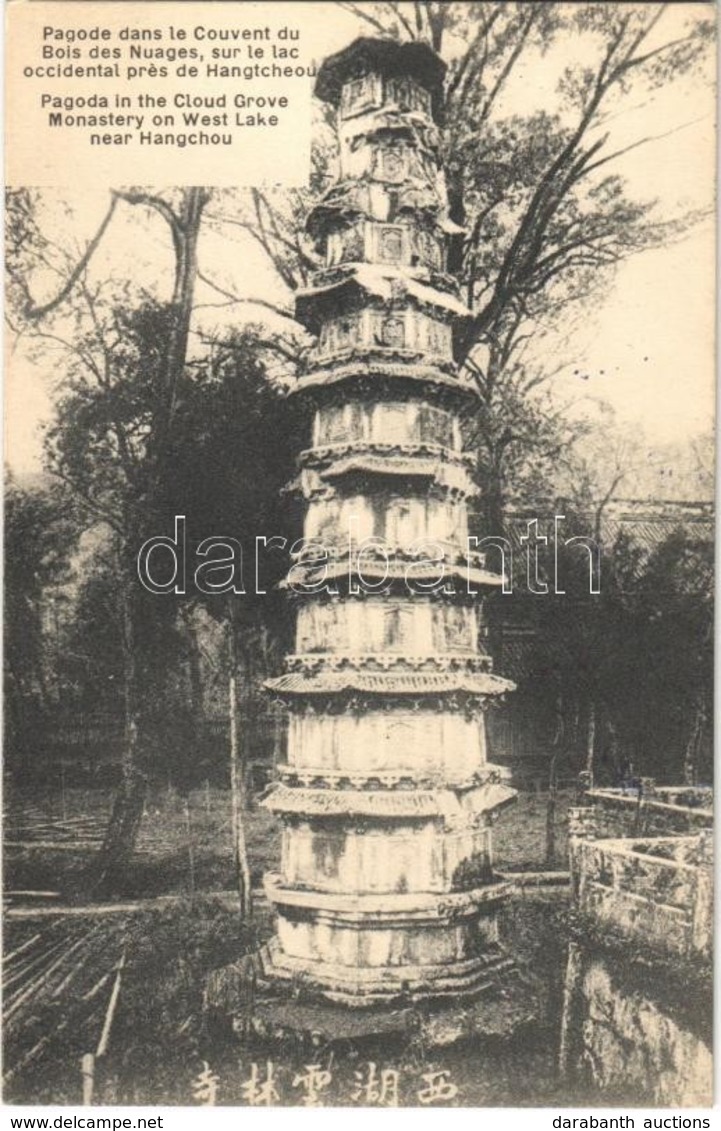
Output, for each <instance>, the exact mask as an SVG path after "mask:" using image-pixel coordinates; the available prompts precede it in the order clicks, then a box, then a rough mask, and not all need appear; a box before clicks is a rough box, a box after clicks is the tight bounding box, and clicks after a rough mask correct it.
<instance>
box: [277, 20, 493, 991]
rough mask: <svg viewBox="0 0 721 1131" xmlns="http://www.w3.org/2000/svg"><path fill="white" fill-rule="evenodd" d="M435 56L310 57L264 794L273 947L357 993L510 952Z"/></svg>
mask: <svg viewBox="0 0 721 1131" xmlns="http://www.w3.org/2000/svg"><path fill="white" fill-rule="evenodd" d="M443 72H444V66H443V63H442V62H441V60H440V59H438V58H437V56H436V55H435V54H434V53H433V52H432V51H431V50H430V49H429V48H427V47H424V46H423V45H421V44H406V45H399V44H395V43H387V42H385V41H378V40H370V39H361V40H358V41H356V43H354V44H352V45H351V46H350V47H349V48H347V49H346V50H345V51H343V52H341V53H340V54H339V55H337V56H334V57H333V58H332V59H329V60H327V61H326V62H325V63H324V64H323V66H322V67H321V69H320V72H319V76H318V83H317V87H316V93H317V94H318V95H319V97H321V98H324V99H326V100H327V101H329V102H331V104H332V105H334V106H336V107H337V109H338V137H339V180H338V183H337V184H335V185H334V186H333V187H332V188H331V189H329V190H328V192H327V193H326V194H325V195H324V197H323V198H322V200H321V201H320V202H319V204H318V205H317V206H316V207H315V208H314V209H313V211H312V213H311V215H310V216H309V219H308V229H309V232H310V233H311V235H312V236H313V238H314V240H315V242H316V246H317V247H318V250H319V251H320V253H321V254H323V255H324V256H325V260H326V266H325V268H323V270H321V271H318V272H316V274H315V276H314V277H313V279H312V280H311V285H310V286H309V287H308V288H307V289H306V290H304V291H302V292H300V293H299V294H298V296H297V304H296V312H297V317H298V318H299V320H300V321H302V322H303V323H304V325H305V326H306V327H307V329H308V330H309V331H310V332H311V333H312V334H314V335H315V336H316V338H317V346H316V347H315V349H314V350H313V351H312V353H311V355H310V357H309V359H308V363H307V365H306V368H305V370H304V372H303V373H302V374H301V375H300V377H299V378H298V381H297V384H296V387H295V389H294V392H296V393H297V394H299V395H301V394H302V395H303V396H305V397H307V398H309V400H310V403H311V404H312V407H313V425H312V434H311V436H310V437H309V444H308V447H307V448H306V449H305V450H304V451H303V452H301V453H300V456H299V466H298V475H297V477H296V478H295V479H294V481H293V482H292V483H291V484H289V490H291V491H293V492H295V493H297V495H298V496H299V497H300V499H301V500H302V502H303V505H304V507H305V519H304V528H303V540H302V544H301V545H300V546H299V547H296V550H295V553H294V555H293V564H292V567H291V569H290V572H289V574H288V577H287V579H286V582H285V587H286V588H287V590H288V592H289V593H290V594H292V595H293V596H294V598H295V599H296V602H297V619H296V643H295V651H294V653H293V654H292V655H290V656H288V657H287V658H286V663H285V670H284V671H283V673H282V674H280V675H279V676H277V677H276V678H274V679H271V680H268V681H267V688H268V690H269V691H270V692H271V693H272V694H274V695H275V696H276V697H277V698H278V699H280V700H281V701H282V702H283V703H285V704H286V706H287V708H288V710H289V729H288V746H287V755H286V760H285V763H284V764H283V765H282V766H281V767H280V768H279V776H280V779H281V780H280V783H279V784H278V786H277V787H276V789H275V791H274V792H272V793H271V795H270V796H269V797H268V798H267V799H266V801H265V802H264V804H265V805H266V807H267V808H268V809H270V810H271V811H272V812H274V813H275V814H277V816H278V817H279V819H280V820H281V821H282V823H283V838H282V849H281V864H280V871H279V873H278V874H277V875H271V876H269V877H267V882H266V890H267V894H268V898H269V899H270V900H271V902H272V903H273V904H275V907H276V911H277V916H278V925H277V935H276V938H275V939H274V940H273V943H272V945H271V946H270V947H269V948H268V949H267V951H266V954H265V966H266V972H267V974H268V975H270V976H271V977H273V978H275V979H280V980H288V981H290V982H292V983H293V985H295V986H299V985H304V986H306V987H307V988H309V989H311V990H314V991H316V992H318V993H320V994H322V995H324V996H326V997H328V998H331V999H333V1000H335V1001H340V1002H346V1003H348V1004H352V1005H360V1006H363V1005H374V1004H377V1003H379V1002H383V1001H391V1000H394V999H396V998H398V997H403V996H405V997H408V996H410V997H412V998H425V997H434V996H446V995H449V994H456V993H469V992H474V993H480V992H481V991H482V990H484V989H486V988H488V987H489V986H490V985H492V984H495V980H497V978H498V977H500V975H501V973H502V972H503V971H504V970H505V969H506V968H507V966H508V962H507V960H506V958H505V957H504V955H503V952H502V951H501V949H500V947H499V944H498V939H497V933H498V932H497V925H496V915H497V911H498V908H499V906H500V905H501V903H502V901H503V899H504V898H505V897H506V895H507V888H506V886H505V885H503V884H501V883H499V882H498V881H497V878H496V877H495V876H494V874H493V867H492V853H491V834H490V827H491V824H492V822H493V821H494V820H495V818H496V816H497V814H498V812H499V811H500V810H501V809H502V808H504V807H505V806H506V805H507V804H508V803H509V802H511V801H512V800H513V799H514V796H515V794H514V791H513V790H511V789H510V788H509V787H508V785H507V784H506V782H505V777H506V775H505V773H504V771H503V770H502V769H501V767H499V766H495V765H493V764H490V763H489V762H488V761H487V754H486V738H485V725H484V713H485V710H486V708H487V707H488V705H489V704H490V703H491V702H493V701H498V699H499V698H500V697H502V696H503V695H504V694H505V693H506V692H507V691H510V690H512V688H513V685H512V684H511V683H509V681H507V680H504V679H502V678H501V677H499V676H497V675H495V674H494V672H493V670H492V663H491V659H490V657H489V656H487V655H486V654H485V653H483V652H482V651H479V646H480V644H481V641H482V638H483V634H484V628H483V625H482V622H481V615H480V603H481V598H482V595H483V593H484V592H487V591H489V590H491V589H492V588H493V587H495V586H497V585H499V584H500V583H501V581H502V579H501V578H500V577H499V576H498V575H497V574H494V573H492V572H491V571H490V570H488V568H487V567H486V563H485V559H484V556H483V555H482V554H479V553H478V552H476V551H475V550H474V549H473V547H472V544H470V543H469V537H468V534H469V532H468V514H467V500H468V498H469V497H471V496H472V495H474V494H475V493H476V487H475V484H474V481H473V477H472V470H473V460H472V458H471V457H470V456H469V455H468V454H467V453H465V452H464V451H463V443H462V422H463V414H464V412H466V411H467V410H468V406H469V401H470V398H471V397H473V396H474V395H475V394H474V391H473V388H472V385H471V384H470V383H469V382H468V380H467V379H464V377H463V375H462V374H461V373H459V371H458V369H457V367H456V365H455V362H454V341H455V337H456V331H457V329H458V328H459V327H463V326H464V324H465V323H466V322H467V320H468V319H469V318H470V317H471V313H470V311H469V310H468V309H467V308H466V307H465V306H464V305H463V303H462V302H461V300H460V298H459V294H458V287H457V284H456V281H455V280H454V279H453V278H452V277H451V276H449V275H448V274H447V273H446V271H445V263H446V241H447V236H448V233H449V232H452V231H454V230H457V229H456V228H455V225H453V224H452V223H451V221H450V219H449V218H448V210H447V201H446V191H445V184H444V178H443V170H442V167H441V163H440V150H439V136H438V129H437V122H438V120H439V118H440V114H441V112H442V100H441V86H442V79H443Z"/></svg>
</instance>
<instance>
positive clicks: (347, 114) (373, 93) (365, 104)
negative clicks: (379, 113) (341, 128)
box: [340, 73, 383, 118]
mask: <svg viewBox="0 0 721 1131" xmlns="http://www.w3.org/2000/svg"><path fill="white" fill-rule="evenodd" d="M382 105H383V79H382V78H381V76H380V75H378V74H372V73H371V74H366V75H361V76H359V77H358V78H355V79H351V81H350V82H347V83H346V84H345V85H344V87H343V92H342V94H341V101H340V116H341V118H354V117H355V116H356V114H365V113H367V112H368V111H369V110H377V109H379V108H380V107H381V106H382Z"/></svg>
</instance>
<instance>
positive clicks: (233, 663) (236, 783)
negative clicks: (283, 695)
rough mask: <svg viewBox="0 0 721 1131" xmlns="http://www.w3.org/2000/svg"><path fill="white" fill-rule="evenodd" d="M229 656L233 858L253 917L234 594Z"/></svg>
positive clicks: (242, 905) (243, 907)
mask: <svg viewBox="0 0 721 1131" xmlns="http://www.w3.org/2000/svg"><path fill="white" fill-rule="evenodd" d="M229 608H230V612H229V621H228V638H229V649H228V652H229V659H230V671H229V676H228V719H229V722H230V816H231V835H232V837H233V859H234V862H235V868H236V873H237V880H238V905H239V909H240V917H241V919H244V920H247V919H250V917H251V915H252V913H253V893H252V887H251V881H250V866H249V864H248V850H247V845H246V840H245V812H246V807H247V797H246V788H245V776H244V773H243V757H242V752H241V741H240V712H239V710H238V683H237V672H238V642H237V636H236V631H237V626H236V617H235V611H234V607H233V601H232V598H231V600H230V602H229Z"/></svg>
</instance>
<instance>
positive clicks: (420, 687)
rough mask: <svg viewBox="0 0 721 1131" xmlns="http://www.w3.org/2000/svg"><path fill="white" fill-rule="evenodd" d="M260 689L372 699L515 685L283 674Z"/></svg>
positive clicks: (463, 676) (477, 677) (389, 675)
mask: <svg viewBox="0 0 721 1131" xmlns="http://www.w3.org/2000/svg"><path fill="white" fill-rule="evenodd" d="M263 686H264V687H265V688H266V689H267V690H268V691H272V692H275V693H276V694H278V695H281V696H284V695H293V696H295V695H304V696H307V695H328V694H343V693H353V692H360V693H361V694H375V695H408V696H411V697H416V698H417V697H419V696H423V695H438V694H446V693H454V692H455V693H460V694H466V695H481V696H485V695H489V696H495V695H504V694H506V692H509V691H513V690H515V684H513V683H511V681H510V680H508V679H502V678H501V677H500V676H497V675H492V674H491V673H490V672H463V671H460V672H369V671H354V670H349V671H322V672H314V673H313V674H308V673H306V672H286V674H285V675H280V676H276V677H275V678H274V679H268V680H266V681H265V683H264V684H263Z"/></svg>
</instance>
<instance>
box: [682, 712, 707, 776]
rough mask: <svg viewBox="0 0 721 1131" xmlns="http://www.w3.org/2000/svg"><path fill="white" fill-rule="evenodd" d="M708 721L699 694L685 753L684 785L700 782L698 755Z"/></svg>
mask: <svg viewBox="0 0 721 1131" xmlns="http://www.w3.org/2000/svg"><path fill="white" fill-rule="evenodd" d="M705 723H706V710H705V706H704V702H703V699H702V697H701V696H697V698H696V703H695V706H694V712H693V721H692V723H691V732H690V734H689V737H688V741H687V743H686V748H685V750H684V755H683V782H684V785H697V784H698V756H699V752H700V750H701V739H702V738H703V730H704V725H705Z"/></svg>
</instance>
